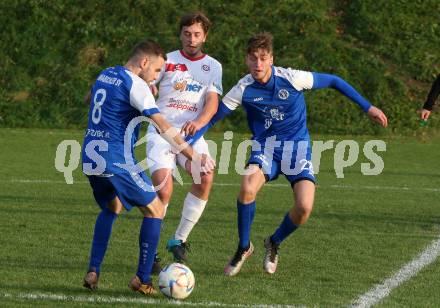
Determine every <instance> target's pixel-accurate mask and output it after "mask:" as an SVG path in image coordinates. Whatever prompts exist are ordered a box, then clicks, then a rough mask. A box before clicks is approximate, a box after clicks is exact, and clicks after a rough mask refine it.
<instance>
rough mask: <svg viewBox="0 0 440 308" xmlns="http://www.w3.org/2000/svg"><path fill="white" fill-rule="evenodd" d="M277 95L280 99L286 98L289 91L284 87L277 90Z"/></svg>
mask: <svg viewBox="0 0 440 308" xmlns="http://www.w3.org/2000/svg"><path fill="white" fill-rule="evenodd" d="M278 97H279V98H280V99H283V100H284V99H287V98H288V97H289V91H287V90H286V89H281V90H279V91H278Z"/></svg>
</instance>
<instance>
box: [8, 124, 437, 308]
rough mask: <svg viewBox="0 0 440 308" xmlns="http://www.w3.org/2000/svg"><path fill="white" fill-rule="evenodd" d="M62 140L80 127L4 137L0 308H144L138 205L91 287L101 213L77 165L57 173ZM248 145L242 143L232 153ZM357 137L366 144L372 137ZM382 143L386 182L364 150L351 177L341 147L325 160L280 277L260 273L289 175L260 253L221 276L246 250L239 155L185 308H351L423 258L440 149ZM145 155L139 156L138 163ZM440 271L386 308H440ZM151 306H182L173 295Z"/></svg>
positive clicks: (223, 185) (271, 192)
mask: <svg viewBox="0 0 440 308" xmlns="http://www.w3.org/2000/svg"><path fill="white" fill-rule="evenodd" d="M222 136H223V135H222V134H210V135H208V139H212V140H217V141H220V138H222ZM64 139H75V140H78V141H79V142H82V131H72V130H69V131H68V130H64V131H63V130H30V129H29V130H11V129H2V130H0V140H1V144H2V150H1V152H0V160H1V162H2V167H1V177H0V234H1V236H0V247H1V249H0V306H2V307H5V306H8V307H18V306H31V305H32V306H54V307H55V306H60V305H65V306H74V307H76V306H84V305H87V306H94V305H98V304H99V302H104V303H105V305H107V306H110V305H112V306H118V305H120V306H125V307H126V306H139V305H141V304H142V303H141V300H142V299H144V297H142V296H141V295H140V294H139V295H138V294H135V293H133V292H131V291H130V290H129V289H128V288H127V283H128V281H129V279H130V277H131V276H132V275H133V274H134V273H135V271H136V266H137V255H138V244H137V242H138V232H139V228H140V222H141V215H140V214H139V212H138V211H137V210H136V209H134V210H133V211H131V212H129V213H127V212H124V213H123V214H122V215H121V216H120V217H119V218H118V220H117V221H116V223H115V225H114V229H113V235H112V238H111V242H110V245H109V249H108V252H107V255H106V257H105V260H104V263H103V266H102V274H101V281H100V289H99V290H98V292H96V293H93V294H91V293H90V292H89V291H87V290H85V289H84V288H82V278H83V276H84V273H85V270H86V269H87V265H88V256H89V249H90V243H91V238H92V232H93V226H94V221H95V218H96V215H97V213H98V212H99V208H98V206H97V205H95V203H94V200H93V198H92V194H91V189H90V187H89V184H88V182H87V180H86V178H85V177H84V176H83V175H82V174H81V172H80V169H79V168H78V169H77V170H76V171H75V173H74V184H73V185H67V184H66V183H65V182H64V178H63V175H62V174H61V173H59V172H58V171H56V170H55V168H54V160H55V151H56V147H57V145H58V144H59V143H60V141H62V140H64ZM244 139H245V136H243V135H235V137H234V146H233V149H235V148H236V147H237V144H238V142H240V141H241V140H244ZM314 139H319V140H323V141H326V140H329V139H335V140H342V139H353V138H352V137H347V138H344V137H341V136H339V137H330V136H314ZM356 140H358V141H359V144H360V145H361V146H362V145H363V143H365V141H367V140H369V138H368V137H359V138H356ZM385 141H386V142H387V151H386V152H379V153H378V154H379V155H380V156H382V158H383V160H384V163H385V169H384V172H383V173H382V174H381V175H378V176H364V175H362V174H361V172H360V170H361V169H360V164H361V163H362V162H368V160H366V159H365V157H364V156H363V155H362V147H361V154H360V159H359V160H358V162H357V163H356V164H355V165H353V166H352V167H350V168H346V169H345V170H344V174H345V177H344V178H343V179H337V178H336V175H335V172H334V169H333V153H334V151H333V150H329V151H326V152H324V153H323V156H322V161H321V167H320V172H319V174H318V175H317V179H318V185H319V186H318V188H317V192H316V200H315V208H314V211H313V213H312V216H311V218H310V219H309V221H308V223H307V224H306V225H305V226H303V227H301V228H300V229H298V230H297V231H296V232H295V233H294V234H293V235H292V236H291V237H289V238H288V239H287V240H286V241H285V242H284V243H283V245H282V246H281V249H280V262H279V268H278V271H277V273H276V274H275V275H273V276H268V275H267V274H265V273H264V272H263V269H262V259H263V239H264V238H265V237H266V236H267V235H269V234H271V233H272V232H273V231H274V229H275V228H276V227H277V226H278V224H279V223H280V221H281V219H282V218H283V215H284V214H285V212H286V211H287V210H288V209H289V208H290V207H291V205H292V193H291V190H290V188H289V187H288V185H287V181H286V180H285V179H284V178H280V179H278V180H277V181H276V182H272V183H274V184H276V185H272V186H265V187H264V188H263V190H262V191H261V192H260V194H259V195H258V198H257V212H256V217H255V222H254V225H253V229H252V241H253V243H254V244H255V246H256V251H255V253H254V255H253V256H252V258H251V259H249V261H248V262H247V263H246V264H245V265H244V267H243V269H242V271H241V273H240V274H239V275H238V276H236V277H233V278H228V277H225V276H224V275H223V274H222V271H223V267H224V266H225V264H226V262H227V261H228V260H229V258H230V257H231V256H232V254H233V253H234V251H235V248H236V245H237V231H236V204H235V199H236V196H237V193H238V190H239V183H240V176H238V175H237V174H236V173H235V172H234V171H233V166H234V162H235V154H234V153H233V156H232V157H233V159H232V162H231V168H230V169H231V172H230V173H229V175H217V176H216V179H215V183H216V184H215V186H214V187H213V190H212V194H211V198H210V201H209V203H208V206H207V208H206V210H205V213H204V215H203V216H202V219H201V221H200V222H199V224H198V225H197V226H196V227H195V229H194V231H193V232H192V234H191V236H190V239H189V240H190V242H191V243H192V246H191V248H192V250H191V253H190V264H189V266H190V268H191V269H192V270H193V272H194V274H195V277H196V287H195V290H194V292H193V293H192V294H191V296H190V297H189V298H188V299H187V301H186V303H187V304H188V305H194V304H200V305H201V306H206V305H212V306H222V307H228V306H232V307H237V306H239V305H294V306H312V307H316V306H320V307H340V306H348V305H350V304H351V303H352V302H353V301H354V300H356V299H357V298H358V297H359V296H360V295H362V294H364V293H365V292H367V291H369V290H370V289H371V288H372V287H373V286H374V285H375V284H378V283H381V282H382V281H384V280H385V279H387V278H389V277H391V276H392V275H393V274H394V273H396V272H397V271H398V270H399V269H400V268H401V267H402V266H404V265H405V264H407V263H408V262H410V261H411V260H413V259H414V258H416V257H417V256H418V255H419V254H420V253H421V252H422V251H423V250H424V249H425V248H426V247H427V246H428V245H429V244H430V243H431V242H432V241H434V240H437V239H438V238H439V235H440V185H439V184H440V159H439V153H440V142H439V140H438V139H437V140H435V139H427V140H421V139H415V138H409V139H405V138H397V137H394V138H390V137H388V138H387V139H385ZM219 144H220V143H219ZM144 155H145V151H141V149H139V151H138V155H137V156H138V158H141V159H142V158H143V157H144ZM185 182H186V183H188V182H189V180H188V178H187V177H185ZM188 189H189V186H188V185H183V186H180V185H178V184H176V186H175V191H174V196H173V199H172V202H171V203H170V207H169V210H168V214H167V217H166V218H165V222H164V225H163V231H162V235H161V244H160V246H159V253H160V255H161V257H162V259H163V260H164V263H169V262H170V261H171V257H170V255H168V253H167V252H166V250H165V242H166V240H167V239H168V238H169V237H170V236H172V234H173V233H174V230H175V228H176V227H177V224H178V222H179V219H180V212H181V208H182V202H183V199H184V197H185V194H186V191H187V190H188ZM439 275H440V259H437V260H436V261H434V262H433V263H432V264H430V265H428V266H426V267H424V268H423V269H422V271H420V272H419V273H418V274H417V275H416V276H415V277H413V278H412V279H410V280H409V281H407V282H404V283H402V284H401V285H399V286H398V287H397V288H395V289H393V291H392V292H391V294H390V295H389V296H387V297H386V298H384V299H383V300H382V301H381V302H380V303H379V304H378V306H380V307H396V306H412V307H414V306H419V307H439V306H440V296H439V295H438V290H440V280H439V279H438V277H439ZM154 282H156V280H154ZM57 296H58V297H57ZM118 299H119V301H120V302H119V303H118V302H117V301H118ZM146 303H148V302H146ZM150 304H151V305H153V306H158V305H161V306H168V305H169V306H173V305H174V303H173V302H171V301H169V300H168V299H166V298H164V297H158V298H157V299H155V300H154V301H151V302H150ZM183 306H185V305H183Z"/></svg>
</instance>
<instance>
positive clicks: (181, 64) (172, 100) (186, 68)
mask: <svg viewBox="0 0 440 308" xmlns="http://www.w3.org/2000/svg"><path fill="white" fill-rule="evenodd" d="M210 25H211V23H210V21H209V19H208V18H207V17H206V16H205V15H204V14H203V13H201V12H194V13H188V14H186V15H184V16H183V17H182V18H181V20H180V41H181V43H182V49H181V50H176V51H173V52H170V53H168V54H167V61H166V62H165V65H164V67H163V69H162V72H161V74H160V76H159V78H158V79H157V81H156V82H157V83H159V98H158V100H157V105H158V107H159V110H160V112H161V114H163V116H164V117H165V119H166V120H167V121H168V122H170V123H171V125H173V126H174V127H175V128H177V129H179V130H181V132H182V134H184V135H191V134H194V133H195V132H196V131H197V130H199V129H200V128H201V127H203V126H204V125H206V124H207V123H208V122H209V120H210V119H211V117H212V116H213V115H214V114H215V113H216V111H217V107H218V100H219V99H218V95H221V94H222V67H221V64H220V63H219V62H218V61H217V60H215V59H214V58H212V57H210V56H209V55H207V54H205V53H203V51H202V47H203V44H204V43H205V41H206V38H207V35H208V31H209V27H210ZM194 149H195V150H196V151H197V152H199V153H204V154H207V155H209V151H208V145H207V143H206V142H205V140H204V139H203V137H201V138H200V139H199V140H198V141H197V142H196V143H195V144H194ZM147 158H148V159H147V165H148V168H149V169H150V172H151V174H152V180H153V183H154V185H155V186H156V187H159V190H158V192H157V193H158V196H159V198H160V200H161V201H162V202H163V203H164V204H165V205H166V206H168V203H169V202H170V199H171V195H172V192H173V176H172V174H173V172H175V168H176V164H178V165H180V166H181V167H183V168H184V169H185V170H186V171H187V172H188V173H189V174H192V170H191V163H190V161H189V160H187V159H186V157H185V156H183V155H182V154H175V153H174V152H173V151H172V149H171V147H170V145H169V144H168V143H167V142H166V141H165V140H164V139H163V138H162V137H161V136H160V135H159V134H158V133H157V132H156V129H155V128H154V127H153V126H151V125H150V127H149V129H148V143H147ZM212 181H213V173H209V174H198V175H193V184H192V186H191V189H190V191H189V192H188V193H187V195H186V198H185V200H184V202H183V208H182V216H181V220H180V223H179V226H178V227H177V229H176V232H175V234H174V237H173V238H172V239H170V240H169V241H168V243H167V249H168V250H169V251H170V252H171V253H172V254H173V256H174V259H175V261H177V262H185V261H186V260H187V253H186V252H187V249H188V244H187V238H188V236H189V234H190V232H191V230H192V229H193V227H194V226H195V224H196V223H197V222H198V220H199V218H200V216H201V215H202V213H203V210H204V209H205V206H206V203H207V201H208V197H209V193H210V190H211V186H212ZM156 265H157V262H156V264H155V268H157V266H156Z"/></svg>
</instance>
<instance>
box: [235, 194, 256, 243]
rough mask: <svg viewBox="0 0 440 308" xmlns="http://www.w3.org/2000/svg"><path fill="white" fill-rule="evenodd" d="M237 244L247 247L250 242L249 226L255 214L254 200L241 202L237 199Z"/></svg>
mask: <svg viewBox="0 0 440 308" xmlns="http://www.w3.org/2000/svg"><path fill="white" fill-rule="evenodd" d="M237 212H238V217H237V220H238V238H239V246H240V247H241V248H247V247H249V244H250V235H251V226H252V222H253V221H254V216H255V201H253V202H251V203H249V204H243V203H241V202H240V201H238V200H237Z"/></svg>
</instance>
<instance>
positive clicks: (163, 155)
mask: <svg viewBox="0 0 440 308" xmlns="http://www.w3.org/2000/svg"><path fill="white" fill-rule="evenodd" d="M176 129H178V130H180V129H179V128H176ZM192 147H193V149H194V150H196V151H197V153H199V154H207V155H209V156H210V154H209V148H208V144H207V143H206V141H205V139H204V138H203V136H202V137H201V138H200V139H199V140H197V141H196V143H194V145H193V146H192ZM187 160H188V159H187V158H186V157H185V156H184V155H183V154H181V153H179V154H175V153H174V152H173V151H172V146H171V145H170V144H169V143H168V142H167V141H166V140H165V139H163V138H162V137H161V136H160V135H159V133H158V132H157V131H156V129H155V128H154V126H153V125H150V126H149V127H148V130H147V167H148V169H149V171H150V174H153V173H154V172H155V171H156V170H159V169H164V168H165V169H175V168H176V163H177V164H179V166H181V167H183V168H185V164H186V161H187Z"/></svg>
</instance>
